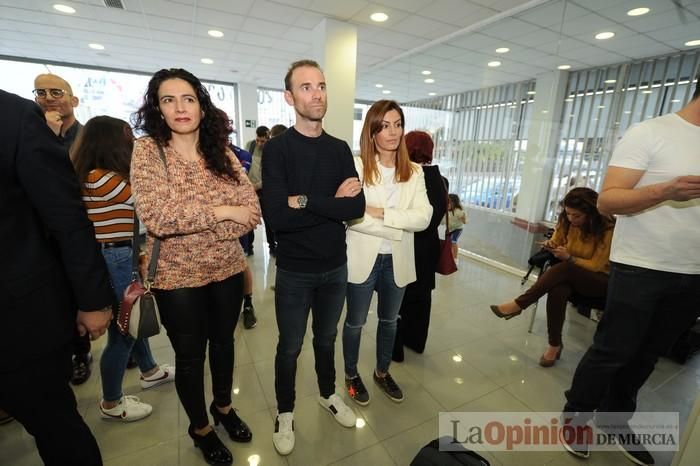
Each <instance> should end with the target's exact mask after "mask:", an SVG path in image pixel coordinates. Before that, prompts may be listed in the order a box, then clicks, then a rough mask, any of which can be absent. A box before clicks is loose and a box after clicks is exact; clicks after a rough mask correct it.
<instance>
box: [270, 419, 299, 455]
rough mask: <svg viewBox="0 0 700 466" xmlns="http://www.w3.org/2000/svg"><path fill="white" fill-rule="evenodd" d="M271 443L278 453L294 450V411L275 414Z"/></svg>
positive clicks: (284, 453)
mask: <svg viewBox="0 0 700 466" xmlns="http://www.w3.org/2000/svg"><path fill="white" fill-rule="evenodd" d="M272 443H274V444H275V450H277V453H279V454H280V455H288V454H290V453H291V452H292V450H294V413H282V414H278V415H277V418H276V419H275V431H274V432H273V433H272Z"/></svg>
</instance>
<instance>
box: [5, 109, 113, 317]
mask: <svg viewBox="0 0 700 466" xmlns="http://www.w3.org/2000/svg"><path fill="white" fill-rule="evenodd" d="M19 118H20V119H21V121H22V123H21V130H20V134H19V143H18V146H17V149H18V150H17V153H18V156H17V165H16V166H17V176H18V179H19V183H20V185H21V186H22V188H23V189H24V191H25V192H26V193H27V196H28V197H29V199H30V202H31V203H32V205H33V207H34V208H35V209H36V212H37V214H38V216H39V218H40V219H41V221H42V223H43V225H44V227H45V228H46V229H47V231H48V233H49V234H50V235H51V237H53V238H54V240H55V241H56V243H57V244H58V248H59V250H60V255H61V262H62V264H63V267H64V269H65V270H66V274H67V276H68V278H69V280H70V284H71V288H72V290H73V295H74V296H75V298H76V300H77V304H78V308H79V309H80V310H81V311H96V310H101V309H103V308H105V307H107V306H109V305H111V304H112V302H113V301H114V295H113V291H112V286H111V285H110V279H109V272H108V271H107V266H106V265H105V262H104V259H103V257H102V254H101V253H100V249H99V245H98V244H97V241H96V239H95V230H94V228H93V225H92V222H91V221H90V219H88V216H87V212H86V210H85V205H84V204H83V201H82V198H81V194H80V184H79V182H78V179H77V177H76V175H75V171H74V170H73V166H72V165H71V163H70V159H69V158H68V154H67V153H66V151H65V149H64V148H63V147H62V146H61V145H60V143H59V142H58V141H57V140H56V138H55V137H54V136H53V134H52V133H51V131H50V130H49V129H48V128H47V126H46V121H45V119H44V117H43V115H42V114H41V111H40V110H39V107H37V106H35V105H25V106H23V108H22V110H21V115H19Z"/></svg>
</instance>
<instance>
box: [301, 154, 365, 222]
mask: <svg viewBox="0 0 700 466" xmlns="http://www.w3.org/2000/svg"><path fill="white" fill-rule="evenodd" d="M339 149H340V152H339V157H338V159H339V163H340V165H341V167H342V176H341V183H342V182H343V181H345V180H346V179H348V178H352V177H355V178H358V175H357V170H355V164H354V163H353V161H352V152H351V151H350V147H349V146H348V145H347V144H346V143H344V142H343V143H342V145H341V146H340V148H339ZM338 186H340V184H338ZM306 208H307V210H310V211H311V212H314V213H316V214H318V215H321V216H323V217H327V218H330V219H333V220H338V221H341V222H342V221H347V220H352V219H355V218H360V217H362V216H363V215H364V213H365V194H364V191H363V190H360V194H358V195H357V196H355V197H317V196H314V197H311V196H309V202H308V204H307V205H306Z"/></svg>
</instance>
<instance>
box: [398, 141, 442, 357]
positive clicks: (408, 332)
mask: <svg viewBox="0 0 700 466" xmlns="http://www.w3.org/2000/svg"><path fill="white" fill-rule="evenodd" d="M433 147H434V145H433V140H432V138H431V137H430V135H429V134H428V133H426V132H424V131H411V132H409V133H406V148H407V149H408V157H409V158H410V159H411V161H412V162H415V163H417V164H419V165H421V167H422V168H423V175H424V177H425V188H426V191H427V193H428V200H429V201H430V205H431V206H433V216H432V217H431V219H430V224H429V225H428V228H426V229H425V230H423V231H419V232H416V233H414V234H413V242H414V243H413V244H414V254H415V258H416V281H415V282H413V283H409V284H408V285H407V286H406V292H405V293H404V295H403V301H402V302H401V309H399V323H398V328H397V332H396V339H395V341H394V354H393V355H392V359H393V360H394V361H397V362H401V361H403V359H404V354H403V347H404V346H406V347H408V348H410V349H412V350H413V351H415V352H417V353H422V352H423V350H424V349H425V342H426V340H427V339H428V325H429V324H430V307H431V304H432V293H433V289H435V269H436V267H437V262H438V258H439V257H440V238H439V237H438V225H440V221H441V220H442V219H443V218H444V217H445V209H446V208H447V186H448V184H447V180H446V179H445V178H444V177H443V176H442V175H441V174H440V170H439V169H438V167H437V165H431V163H432V161H433Z"/></svg>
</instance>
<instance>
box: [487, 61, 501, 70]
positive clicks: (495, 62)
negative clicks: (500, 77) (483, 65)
mask: <svg viewBox="0 0 700 466" xmlns="http://www.w3.org/2000/svg"><path fill="white" fill-rule="evenodd" d="M487 65H488V66H489V67H491V68H496V67H497V66H501V62H500V61H498V60H494V61H490V62H488V63H487Z"/></svg>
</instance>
